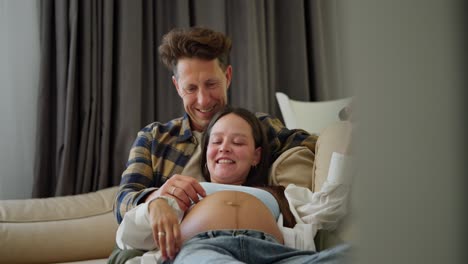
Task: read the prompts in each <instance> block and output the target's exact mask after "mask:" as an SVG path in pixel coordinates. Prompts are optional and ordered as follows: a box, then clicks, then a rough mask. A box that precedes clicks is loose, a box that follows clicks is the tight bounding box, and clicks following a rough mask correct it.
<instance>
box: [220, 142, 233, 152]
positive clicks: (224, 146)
mask: <svg viewBox="0 0 468 264" xmlns="http://www.w3.org/2000/svg"><path fill="white" fill-rule="evenodd" d="M219 151H220V152H230V151H231V148H230V147H229V145H228V144H226V143H224V144H222V145H221V146H220V147H219Z"/></svg>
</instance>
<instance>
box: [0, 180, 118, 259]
mask: <svg viewBox="0 0 468 264" xmlns="http://www.w3.org/2000/svg"><path fill="white" fill-rule="evenodd" d="M117 189H118V187H112V188H107V189H103V190H100V191H97V192H93V193H88V194H80V195H71V196H63V197H53V198H42V199H24V200H3V201H0V256H2V262H5V263H52V262H54V263H56V262H66V261H79V260H87V259H96V258H107V257H108V256H109V255H110V253H111V252H112V249H113V247H114V245H115V232H116V230H117V227H118V225H117V222H116V220H115V218H114V216H113V212H112V206H113V201H114V197H115V195H116V193H117Z"/></svg>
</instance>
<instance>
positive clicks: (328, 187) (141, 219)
mask: <svg viewBox="0 0 468 264" xmlns="http://www.w3.org/2000/svg"><path fill="white" fill-rule="evenodd" d="M352 165H353V164H352V163H351V159H350V158H349V157H346V156H344V155H342V154H339V153H336V152H334V153H333V155H332V158H331V161H330V168H329V170H328V176H327V180H326V181H325V183H324V184H323V185H322V189H321V190H320V191H319V192H312V191H311V190H309V189H307V188H304V187H299V186H296V185H294V184H290V185H288V186H287V187H286V190H285V196H286V199H287V200H288V202H289V207H290V210H291V212H292V214H293V215H294V217H295V219H296V225H295V226H294V228H288V227H284V226H283V215H280V216H279V218H278V227H279V228H280V230H281V232H282V233H283V237H284V244H285V245H286V246H289V247H293V248H297V249H302V250H313V251H315V244H314V237H315V235H316V233H317V230H319V229H326V230H334V229H335V228H336V226H337V224H338V222H339V221H340V220H341V219H342V218H343V216H344V215H345V214H346V212H347V204H348V203H347V196H348V193H349V190H350V183H351V176H352V174H353V171H354V170H353V168H352ZM171 206H172V207H173V208H174V209H175V210H176V212H177V214H178V217H179V222H180V221H181V220H182V217H183V212H182V210H180V209H179V206H178V205H177V203H175V202H174V203H172V204H171ZM116 241H117V245H118V246H119V247H120V248H121V249H140V250H148V251H149V252H147V253H145V254H144V255H143V256H142V257H136V258H134V259H132V260H130V261H127V263H143V264H145V263H160V262H161V261H162V259H161V254H160V251H159V250H158V249H157V248H156V246H155V243H154V240H153V234H152V229H151V225H150V221H149V213H148V202H146V203H142V204H140V205H138V206H137V207H135V208H133V209H132V210H130V211H128V212H127V213H126V214H125V216H124V219H123V221H122V223H121V224H120V226H119V228H118V230H117V236H116Z"/></svg>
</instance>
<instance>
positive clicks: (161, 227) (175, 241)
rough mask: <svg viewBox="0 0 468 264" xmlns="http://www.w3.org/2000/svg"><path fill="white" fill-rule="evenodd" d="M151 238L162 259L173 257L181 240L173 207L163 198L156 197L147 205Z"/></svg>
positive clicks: (178, 248)
mask: <svg viewBox="0 0 468 264" xmlns="http://www.w3.org/2000/svg"><path fill="white" fill-rule="evenodd" d="M148 211H149V216H150V223H151V228H152V230H153V239H154V241H155V243H156V245H157V246H158V248H159V249H160V250H161V253H162V257H163V258H164V259H168V258H169V259H174V257H175V256H176V255H177V253H178V252H179V250H180V247H181V244H182V241H181V233H180V225H179V220H178V218H177V214H176V213H175V211H174V209H173V208H172V207H171V206H170V205H169V204H168V203H167V201H166V200H164V199H156V200H153V201H151V202H150V204H149V205H148Z"/></svg>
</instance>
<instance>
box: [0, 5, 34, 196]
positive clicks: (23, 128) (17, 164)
mask: <svg viewBox="0 0 468 264" xmlns="http://www.w3.org/2000/svg"><path fill="white" fill-rule="evenodd" d="M38 4H39V1H26V0H20V1H12V0H0V124H1V126H0V199H16V198H30V197H31V191H32V183H33V164H34V151H35V135H36V105H37V102H36V101H37V89H38V78H39V23H38V21H39V20H38Z"/></svg>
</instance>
